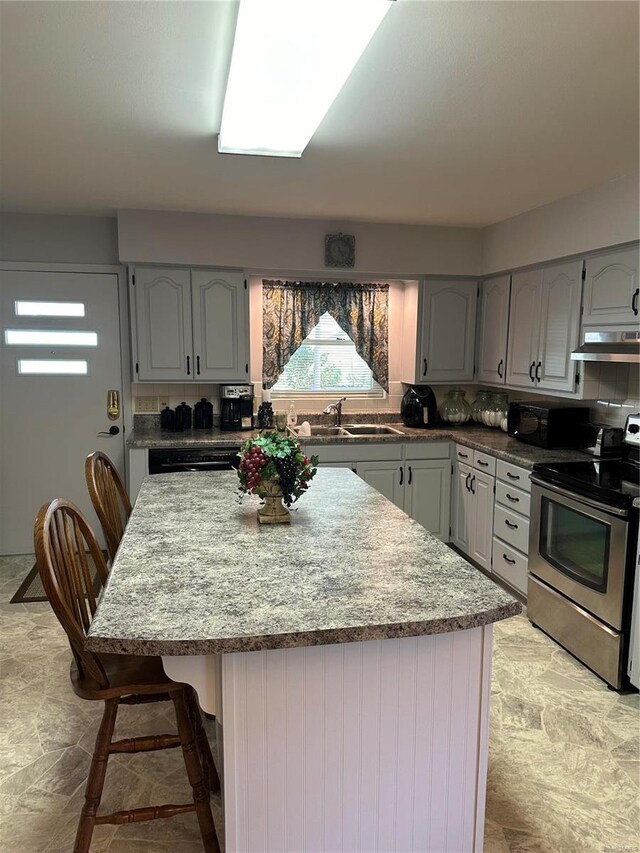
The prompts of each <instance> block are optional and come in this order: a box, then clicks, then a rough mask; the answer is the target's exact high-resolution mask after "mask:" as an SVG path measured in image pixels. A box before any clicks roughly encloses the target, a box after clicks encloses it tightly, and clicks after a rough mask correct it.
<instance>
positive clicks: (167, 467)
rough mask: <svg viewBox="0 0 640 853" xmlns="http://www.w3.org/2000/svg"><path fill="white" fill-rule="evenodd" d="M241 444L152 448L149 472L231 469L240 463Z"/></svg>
mask: <svg viewBox="0 0 640 853" xmlns="http://www.w3.org/2000/svg"><path fill="white" fill-rule="evenodd" d="M239 452H240V445H239V444H238V445H228V444H225V445H224V446H223V447H207V448H199V447H185V448H169V449H161V448H152V449H150V450H149V474H171V473H175V472H181V471H231V470H233V469H234V468H237V467H238V465H239V464H240V457H239V456H238V453H239Z"/></svg>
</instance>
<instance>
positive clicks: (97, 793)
mask: <svg viewBox="0 0 640 853" xmlns="http://www.w3.org/2000/svg"><path fill="white" fill-rule="evenodd" d="M117 714H118V700H117V699H106V700H105V703H104V713H103V715H102V722H101V723H100V728H99V729H98V735H97V737H96V743H95V747H94V750H93V758H92V759H91V768H90V770H89V777H88V779H87V787H86V789H85V794H84V805H83V807H82V813H81V815H80V822H79V823H78V831H77V833H76V842H75V846H74V848H73V851H74V853H88V851H89V847H90V845H91V836H92V835H93V827H94V826H95V822H96V812H97V811H98V806H99V805H100V799H101V797H102V789H103V788H104V777H105V775H106V773H107V762H108V760H109V745H110V744H111V739H112V737H113V729H114V727H115V724H116V716H117Z"/></svg>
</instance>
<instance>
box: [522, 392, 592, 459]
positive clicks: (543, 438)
mask: <svg viewBox="0 0 640 853" xmlns="http://www.w3.org/2000/svg"><path fill="white" fill-rule="evenodd" d="M588 420H589V409H588V408H587V407H585V406H567V404H566V403H563V402H562V401H558V400H540V401H537V400H536V402H535V403H528V402H523V401H516V402H513V403H511V404H510V406H509V412H508V415H507V432H508V433H509V435H511V436H513V437H514V438H518V439H520V441H526V442H527V443H528V444H535V445H537V446H538V447H547V448H551V447H576V446H577V445H578V429H579V426H580V424H583V423H586V422H587V421H588Z"/></svg>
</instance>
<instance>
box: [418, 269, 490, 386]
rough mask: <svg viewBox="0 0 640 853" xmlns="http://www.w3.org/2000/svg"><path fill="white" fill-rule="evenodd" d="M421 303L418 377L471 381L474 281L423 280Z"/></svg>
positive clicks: (429, 380) (474, 328) (475, 299)
mask: <svg viewBox="0 0 640 853" xmlns="http://www.w3.org/2000/svg"><path fill="white" fill-rule="evenodd" d="M422 287H423V291H422V300H421V312H422V322H421V347H420V352H421V355H420V360H419V363H418V375H419V377H420V380H421V381H423V380H424V381H425V382H464V381H471V380H472V379H473V361H474V358H473V356H474V345H475V333H476V302H477V298H478V284H477V282H475V281H446V280H442V281H426V282H424V284H423V286H422Z"/></svg>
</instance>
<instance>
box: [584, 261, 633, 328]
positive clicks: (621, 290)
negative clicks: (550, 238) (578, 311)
mask: <svg viewBox="0 0 640 853" xmlns="http://www.w3.org/2000/svg"><path fill="white" fill-rule="evenodd" d="M639 301H640V282H639V279H638V246H634V247H633V248H632V249H624V250H622V251H618V252H607V253H606V254H604V255H597V256H596V257H594V258H587V262H586V277H585V282H584V314H583V315H582V324H583V325H584V326H589V325H594V324H596V325H600V326H602V325H608V324H610V323H613V324H617V323H629V324H631V323H636V324H637V323H638V311H639V310H640V305H639V304H638V302H639Z"/></svg>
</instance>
